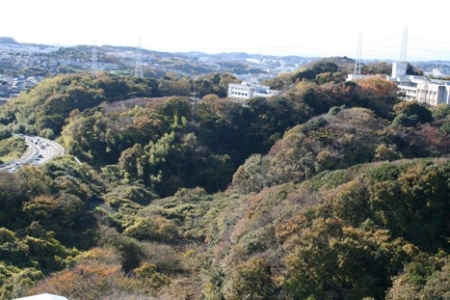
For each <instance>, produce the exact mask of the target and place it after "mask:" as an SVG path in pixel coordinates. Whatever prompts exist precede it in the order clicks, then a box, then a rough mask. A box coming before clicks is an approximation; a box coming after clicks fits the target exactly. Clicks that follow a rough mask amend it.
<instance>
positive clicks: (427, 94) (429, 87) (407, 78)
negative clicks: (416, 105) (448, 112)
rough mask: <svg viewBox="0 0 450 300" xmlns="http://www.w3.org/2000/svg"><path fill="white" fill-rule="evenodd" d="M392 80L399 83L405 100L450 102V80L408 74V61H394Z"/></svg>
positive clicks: (436, 103)
mask: <svg viewBox="0 0 450 300" xmlns="http://www.w3.org/2000/svg"><path fill="white" fill-rule="evenodd" d="M391 80H393V81H396V82H397V83H398V88H399V93H400V96H401V97H402V98H403V99H404V100H416V101H417V102H420V103H427V104H429V105H432V106H436V105H439V104H450V81H447V80H438V79H430V78H426V77H422V76H412V75H406V63H393V65H392V76H391Z"/></svg>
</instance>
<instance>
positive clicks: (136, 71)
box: [134, 38, 144, 78]
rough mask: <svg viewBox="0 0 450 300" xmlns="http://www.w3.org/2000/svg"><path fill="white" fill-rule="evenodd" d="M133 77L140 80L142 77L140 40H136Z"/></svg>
mask: <svg viewBox="0 0 450 300" xmlns="http://www.w3.org/2000/svg"><path fill="white" fill-rule="evenodd" d="M134 76H136V77H139V78H142V77H144V71H143V70H142V44H141V38H138V45H137V49H136V66H135V68H134Z"/></svg>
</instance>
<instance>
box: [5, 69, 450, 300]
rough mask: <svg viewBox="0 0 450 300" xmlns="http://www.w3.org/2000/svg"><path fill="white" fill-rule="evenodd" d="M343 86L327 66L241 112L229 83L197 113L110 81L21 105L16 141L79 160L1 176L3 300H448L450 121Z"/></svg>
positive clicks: (286, 82) (146, 87)
mask: <svg viewBox="0 0 450 300" xmlns="http://www.w3.org/2000/svg"><path fill="white" fill-rule="evenodd" d="M344 73H345V72H344V71H343V70H342V68H341V67H340V66H337V65H336V64H334V63H332V62H329V61H326V62H319V63H317V64H313V65H312V66H310V67H308V69H303V70H298V71H296V72H293V73H291V74H283V75H280V77H278V78H274V79H273V81H272V82H273V83H277V84H278V86H279V88H280V90H283V93H281V94H279V95H277V96H274V97H271V98H254V99H250V100H248V101H247V102H246V103H245V105H242V103H236V102H234V101H232V100H231V99H227V98H226V97H225V96H226V95H225V93H224V89H225V91H226V85H227V83H228V82H235V81H236V79H235V78H233V77H231V76H229V75H227V74H212V75H209V76H205V77H204V78H198V79H196V80H198V81H196V83H195V89H196V92H198V93H200V97H199V99H198V100H195V101H194V99H193V98H192V97H191V94H190V93H192V92H193V91H194V84H193V80H191V79H188V78H174V77H171V76H167V77H166V78H165V79H163V80H153V79H138V78H133V77H118V76H110V75H107V74H103V75H101V76H99V77H91V76H90V75H65V76H58V77H55V78H51V79H48V80H46V81H44V82H42V83H41V84H39V85H38V86H36V87H34V88H33V89H31V90H30V91H28V92H27V93H24V94H22V95H20V96H19V97H18V98H17V99H15V100H12V101H10V102H9V103H8V104H7V105H6V106H4V107H2V108H1V109H0V122H1V124H2V125H1V128H0V129H1V131H0V132H5V134H4V141H5V142H4V143H5V145H6V144H8V145H14V144H13V143H12V142H8V141H9V136H10V134H11V133H14V132H16V133H18V132H23V133H25V132H27V133H34V134H40V135H44V136H48V137H54V138H57V140H58V141H59V142H60V143H62V144H63V145H64V146H65V148H66V150H67V155H66V156H64V157H61V158H57V159H54V160H53V161H51V162H48V163H47V164H45V165H44V166H42V167H35V166H29V167H23V168H20V169H19V170H18V171H17V172H16V173H8V172H0V205H1V215H0V252H1V253H2V255H1V257H2V261H1V262H0V270H1V272H0V274H1V276H0V283H1V286H2V289H1V291H0V293H1V295H3V297H5V298H13V297H18V296H23V295H31V294H36V293H40V292H50V293H55V294H61V295H64V296H66V297H68V298H70V299H152V298H155V299H161V298H162V299H186V298H192V299H405V297H406V298H408V299H446V298H445V297H446V293H447V292H448V289H449V288H450V287H449V286H448V282H450V281H449V280H448V279H450V277H449V276H450V273H449V264H448V256H449V251H450V249H449V246H448V238H449V237H450V228H449V226H448V221H449V218H450V203H449V202H448V195H449V193H450V185H449V181H448V178H449V176H450V173H449V172H450V162H449V160H448V157H447V155H448V150H449V145H450V139H449V137H448V134H449V133H450V109H449V108H448V106H442V107H433V108H430V107H425V106H422V105H420V104H419V103H416V102H402V101H400V100H399V99H398V97H397V88H396V86H395V85H394V84H393V83H391V82H389V81H386V80H385V79H384V78H382V77H372V78H368V79H364V80H360V81H357V82H345V81H344V79H343V78H344V77H345V76H343V74H344ZM8 133H9V134H8ZM22 146H23V145H22ZM9 147H12V146H9ZM75 157H76V158H77V159H75ZM78 161H81V164H80V163H78Z"/></svg>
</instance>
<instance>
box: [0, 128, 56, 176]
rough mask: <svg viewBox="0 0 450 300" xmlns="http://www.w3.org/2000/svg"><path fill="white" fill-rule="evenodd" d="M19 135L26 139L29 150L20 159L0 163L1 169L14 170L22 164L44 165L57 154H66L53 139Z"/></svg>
mask: <svg viewBox="0 0 450 300" xmlns="http://www.w3.org/2000/svg"><path fill="white" fill-rule="evenodd" d="M17 137H19V138H24V139H25V143H26V145H27V146H28V147H27V150H26V151H25V153H24V154H23V155H22V157H20V158H19V159H16V160H14V161H11V162H8V163H6V164H3V165H0V170H5V169H6V170H8V171H9V172H14V171H16V170H17V169H18V168H20V167H21V166H25V165H34V166H38V165H42V164H44V163H46V162H47V161H49V160H51V159H52V158H54V157H56V156H62V155H64V148H63V147H62V146H61V145H59V144H58V143H56V142H54V141H52V140H49V139H44V138H42V137H36V136H26V135H17Z"/></svg>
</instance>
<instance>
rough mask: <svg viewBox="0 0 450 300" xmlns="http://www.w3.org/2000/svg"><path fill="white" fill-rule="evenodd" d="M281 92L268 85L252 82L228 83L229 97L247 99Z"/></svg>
mask: <svg viewBox="0 0 450 300" xmlns="http://www.w3.org/2000/svg"><path fill="white" fill-rule="evenodd" d="M277 94H279V91H274V90H270V87H269V86H267V85H259V84H255V83H250V82H243V83H241V84H236V83H230V84H229V85H228V93H227V96H228V98H233V99H238V100H247V99H250V98H254V97H270V96H274V95H277Z"/></svg>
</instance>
